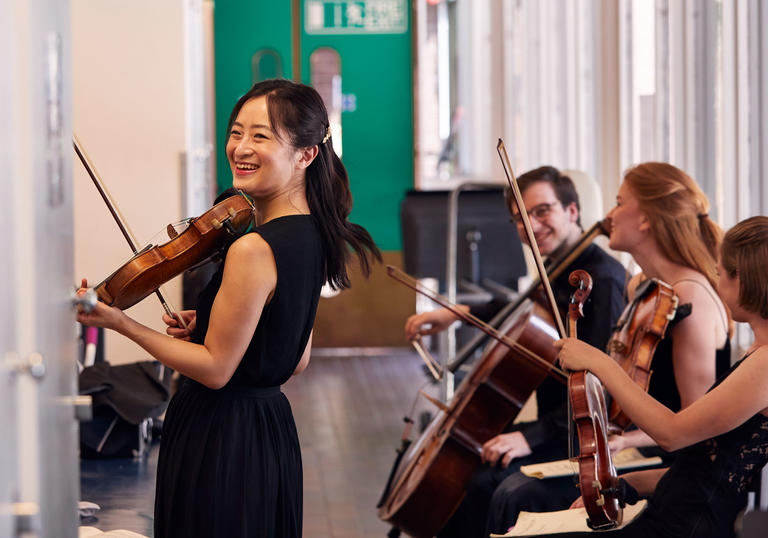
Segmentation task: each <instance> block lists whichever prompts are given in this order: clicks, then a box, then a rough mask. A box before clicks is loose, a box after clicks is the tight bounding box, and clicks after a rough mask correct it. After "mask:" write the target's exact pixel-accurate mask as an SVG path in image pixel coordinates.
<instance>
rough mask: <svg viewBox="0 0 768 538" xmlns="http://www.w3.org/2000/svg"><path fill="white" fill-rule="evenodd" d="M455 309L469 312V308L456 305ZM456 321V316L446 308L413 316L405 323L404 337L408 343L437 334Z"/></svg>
mask: <svg viewBox="0 0 768 538" xmlns="http://www.w3.org/2000/svg"><path fill="white" fill-rule="evenodd" d="M456 308H457V309H459V310H463V311H465V312H467V313H468V312H469V307H468V306H466V305H456ZM456 320H457V318H456V316H455V315H454V314H453V312H451V311H450V310H448V309H447V308H440V309H439V310H430V311H429V312H423V313H421V314H413V315H412V316H411V317H409V318H408V319H407V320H406V321H405V337H406V338H407V339H408V340H409V341H410V340H413V339H414V338H416V337H417V336H425V335H428V334H435V333H439V332H442V331H444V330H445V329H447V328H448V327H450V326H451V323H453V322H455V321H456Z"/></svg>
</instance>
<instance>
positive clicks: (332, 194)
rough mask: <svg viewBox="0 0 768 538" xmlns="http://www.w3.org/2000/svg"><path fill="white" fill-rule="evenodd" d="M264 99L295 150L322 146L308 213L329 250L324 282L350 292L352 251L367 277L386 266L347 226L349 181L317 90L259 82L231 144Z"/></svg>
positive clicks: (311, 178)
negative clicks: (254, 102)
mask: <svg viewBox="0 0 768 538" xmlns="http://www.w3.org/2000/svg"><path fill="white" fill-rule="evenodd" d="M261 96H265V97H266V99H267V110H268V111H269V122H270V127H271V128H272V131H273V132H274V133H275V134H276V135H277V136H281V135H283V136H287V137H288V140H286V142H288V143H289V144H291V145H292V146H293V147H294V148H306V147H311V146H315V145H317V148H318V152H317V157H315V159H314V160H313V161H312V163H311V164H310V165H309V167H308V168H307V172H306V180H305V183H306V186H305V189H306V196H307V202H308V203H309V211H310V213H312V215H314V217H315V219H316V220H317V223H318V225H319V227H320V234H321V236H322V238H323V245H324V247H325V278H326V280H327V281H328V284H329V285H330V286H331V287H332V288H333V289H344V288H348V287H349V286H350V282H349V275H348V274H347V262H348V261H349V256H350V250H349V249H348V248H347V245H349V246H350V247H352V249H353V250H354V251H355V253H356V254H357V257H358V259H359V260H360V267H361V269H362V270H363V273H364V274H365V275H366V276H368V275H369V274H370V272H371V263H372V260H371V258H372V257H374V258H376V259H377V260H379V261H381V253H380V252H379V249H378V247H377V246H376V244H375V243H374V242H373V239H372V238H371V236H370V234H369V233H368V232H367V231H366V230H365V228H363V227H362V226H360V225H358V224H353V223H351V222H349V220H347V218H348V217H349V213H350V211H351V210H352V193H351V192H350V190H349V176H348V175H347V170H346V168H344V165H343V164H342V162H341V159H339V157H338V156H337V155H336V152H335V151H333V139H332V138H331V137H330V136H326V134H328V133H330V130H329V125H330V124H329V122H328V112H327V111H326V109H325V105H324V104H323V100H322V98H321V97H320V95H319V94H318V93H317V91H315V89H314V88H311V87H310V86H306V85H304V84H298V83H296V82H292V81H290V80H285V79H270V80H265V81H262V82H257V83H256V84H254V85H253V87H252V88H251V89H250V90H248V93H246V94H245V95H243V96H242V97H241V98H240V99H239V100H238V101H237V103H235V106H234V108H233V109H232V114H231V115H230V116H229V124H228V125H227V140H228V139H229V135H230V131H231V129H232V123H233V122H234V121H235V118H237V115H238V113H239V112H240V109H241V108H242V107H243V105H244V104H245V102H246V101H248V100H250V99H253V98H255V97H261Z"/></svg>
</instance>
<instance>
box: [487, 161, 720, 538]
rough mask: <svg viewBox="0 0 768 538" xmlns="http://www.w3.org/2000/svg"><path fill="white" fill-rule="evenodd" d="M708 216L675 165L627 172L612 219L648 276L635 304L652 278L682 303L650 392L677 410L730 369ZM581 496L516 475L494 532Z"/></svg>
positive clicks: (501, 497)
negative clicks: (520, 516) (670, 289)
mask: <svg viewBox="0 0 768 538" xmlns="http://www.w3.org/2000/svg"><path fill="white" fill-rule="evenodd" d="M708 210H709V201H708V200H707V197H706V195H705V194H704V193H703V192H702V191H701V189H699V187H698V185H696V183H695V182H694V181H693V179H692V178H691V177H690V176H688V175H687V174H686V173H685V172H683V171H682V170H680V169H678V168H676V167H674V166H672V165H669V164H665V163H655V162H649V163H643V164H640V165H637V166H635V167H633V168H631V169H629V170H628V171H627V173H626V174H625V176H624V181H623V182H622V184H621V186H620V188H619V193H618V196H617V197H616V206H615V207H614V208H613V209H611V211H610V212H609V213H608V216H607V218H606V221H607V223H608V228H609V232H610V242H609V246H610V247H611V248H612V249H614V250H619V251H623V252H628V253H630V254H631V255H632V257H633V258H634V259H635V261H636V262H637V263H638V265H639V266H640V268H641V269H642V273H640V274H639V275H637V276H635V277H634V278H633V279H632V280H631V281H630V283H629V286H628V295H629V300H630V302H632V300H633V299H634V298H635V295H636V292H638V290H640V289H641V288H640V287H639V286H640V284H641V282H642V281H643V280H645V279H651V278H655V279H658V280H661V281H663V282H666V283H668V284H669V285H671V286H672V287H673V289H674V292H675V293H676V294H677V296H678V298H679V303H680V306H679V307H678V309H677V316H676V318H675V319H673V320H672V321H671V322H670V323H669V325H668V327H667V330H666V333H665V335H664V338H663V339H662V340H661V341H660V342H659V343H658V346H657V347H656V349H655V351H654V353H653V359H652V362H651V369H652V371H653V375H651V377H650V385H649V387H648V392H649V394H651V395H652V396H653V397H654V398H656V399H657V400H659V401H660V402H662V403H663V404H664V405H665V406H667V407H669V408H670V409H672V410H674V411H678V410H680V409H682V408H684V407H686V406H688V405H690V404H691V403H692V402H693V401H695V400H696V399H698V398H700V397H701V396H702V395H703V394H704V393H705V392H706V390H707V389H708V388H709V387H710V386H711V385H712V383H713V382H714V381H715V379H716V373H722V372H724V371H725V370H726V369H727V367H728V364H729V362H730V343H729V340H728V325H729V322H728V315H727V313H726V310H725V308H724V307H723V304H722V302H721V301H720V298H719V297H718V296H717V294H716V292H715V290H714V286H715V284H716V268H717V261H716V260H717V256H718V247H719V244H720V236H721V234H722V232H721V231H720V228H719V227H718V226H717V224H715V223H714V222H713V221H712V220H711V219H710V218H709V217H708V216H707V211H708ZM593 293H594V291H593ZM609 346H610V344H609ZM610 443H611V449H612V451H617V450H620V449H622V448H628V447H643V450H644V451H645V452H646V454H647V455H655V454H654V453H652V452H648V451H649V450H656V451H658V449H649V448H645V447H650V446H652V445H655V444H656V443H655V442H654V441H653V440H652V439H651V438H650V437H649V436H648V435H647V434H646V433H644V432H643V431H641V429H636V430H632V431H627V432H625V433H624V435H621V436H613V437H612V438H611V439H610ZM662 456H663V457H664V458H665V460H667V461H670V460H671V458H672V455H668V454H662ZM566 493H567V495H566ZM578 494H579V493H578V490H577V489H576V487H575V486H574V485H573V481H572V480H571V479H570V478H563V479H548V480H535V479H531V478H529V477H526V476H525V475H522V474H521V473H517V474H514V475H512V476H510V477H508V478H507V479H505V480H504V481H503V482H502V483H501V484H500V485H499V486H498V487H497V488H496V490H495V491H494V494H493V497H492V499H491V505H490V508H489V511H488V530H489V532H497V533H503V532H505V531H506V529H508V528H509V527H510V526H512V525H514V524H515V522H516V521H517V516H518V514H519V512H520V511H522V510H525V511H529V512H537V511H543V510H556V509H565V508H567V507H568V505H569V504H570V501H571V500H572V499H573V498H574V497H575V496H578Z"/></svg>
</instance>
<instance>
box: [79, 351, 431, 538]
mask: <svg viewBox="0 0 768 538" xmlns="http://www.w3.org/2000/svg"><path fill="white" fill-rule="evenodd" d="M421 364H422V363H421V361H420V359H419V358H418V356H416V355H415V354H410V353H405V352H403V353H400V354H393V355H383V356H374V357H326V356H324V357H317V358H313V360H312V362H311V364H310V367H309V368H308V369H307V370H306V371H305V372H304V373H303V374H301V375H299V376H297V377H295V378H293V379H291V381H289V382H288V383H287V384H286V385H285V386H284V388H283V390H284V392H285V394H286V395H287V396H288V399H289V400H290V401H291V405H292V407H293V412H294V415H295V418H296V424H297V426H298V429H299V438H300V440H301V447H302V455H303V460H304V535H305V536H307V537H312V538H348V537H350V538H351V537H359V536H381V537H384V536H386V533H387V531H388V530H389V526H388V525H387V524H386V523H383V522H381V521H380V520H379V519H378V517H377V515H376V508H375V506H376V502H377V501H378V499H379V496H380V495H381V491H382V488H383V487H384V484H385V482H386V479H387V476H388V474H389V471H390V468H391V466H392V462H393V461H394V457H395V449H396V448H397V446H398V445H399V443H400V436H401V433H402V426H403V421H402V418H403V416H404V415H406V414H408V413H410V412H411V407H412V406H413V404H414V398H415V396H416V393H417V390H418V389H419V388H421V387H422V386H423V385H424V384H425V382H426V377H425V375H424V373H423V369H422V366H421ZM425 392H428V393H429V394H431V395H436V394H437V387H436V386H433V385H428V386H427V388H426V389H425ZM430 405H431V404H429V403H427V402H426V401H425V400H424V399H420V400H419V402H418V404H417V406H416V412H415V414H416V415H418V413H419V412H420V411H422V410H426V409H429V407H430ZM414 418H415V417H414ZM156 462H157V446H153V447H152V450H151V452H150V455H149V458H148V459H147V460H146V461H143V462H134V461H131V460H100V461H94V460H90V461H89V460H84V461H83V462H82V465H81V469H82V480H81V484H82V495H81V497H82V499H83V500H87V501H92V502H95V503H97V504H99V505H101V507H102V509H101V510H100V512H99V513H98V521H95V522H91V523H88V524H89V525H93V526H96V527H99V528H100V529H102V530H105V531H106V530H112V529H127V530H131V531H134V532H138V533H141V534H145V535H147V536H152V504H153V498H154V493H153V492H154V475H155V466H156Z"/></svg>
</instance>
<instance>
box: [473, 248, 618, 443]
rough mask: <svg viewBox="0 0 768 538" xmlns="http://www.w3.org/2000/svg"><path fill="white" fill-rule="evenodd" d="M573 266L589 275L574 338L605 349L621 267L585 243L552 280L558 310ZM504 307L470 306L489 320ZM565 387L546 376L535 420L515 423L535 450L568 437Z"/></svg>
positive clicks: (614, 317)
mask: <svg viewBox="0 0 768 538" xmlns="http://www.w3.org/2000/svg"><path fill="white" fill-rule="evenodd" d="M576 269H583V270H585V271H587V272H588V273H589V274H590V276H591V277H592V292H591V293H590V295H589V298H588V299H587V302H586V303H585V304H584V317H583V318H582V319H580V320H579V321H578V322H577V330H578V337H579V339H580V340H584V341H585V342H587V343H588V344H590V345H592V346H594V347H596V348H598V349H601V350H605V348H606V344H607V343H608V339H609V338H610V336H611V334H612V332H613V327H614V325H615V324H616V321H617V320H618V319H619V316H620V315H621V312H622V310H623V308H624V282H625V279H626V271H625V270H624V267H623V266H622V265H621V264H620V263H619V262H618V261H617V260H616V259H614V258H613V257H611V256H610V255H609V254H607V253H606V252H605V251H604V250H603V249H601V248H600V247H598V246H597V245H595V244H594V243H593V244H591V245H589V246H588V247H587V248H586V249H585V250H584V251H583V252H582V253H581V254H580V255H579V256H578V257H577V258H576V259H575V260H574V261H573V263H571V265H570V266H569V267H568V268H567V269H566V270H565V271H563V272H562V273H561V274H560V276H558V277H557V278H556V279H555V280H554V281H553V282H552V292H553V293H554V296H555V302H556V303H557V304H558V306H559V308H560V312H561V313H563V312H566V313H567V312H568V303H569V302H570V298H571V295H572V293H573V291H574V288H573V286H571V285H570V284H569V283H568V276H569V275H570V274H571V272H573V271H575V270H576ZM504 306H505V303H503V302H501V301H492V302H490V303H488V304H485V305H478V306H473V307H471V309H470V311H471V313H472V314H473V315H475V316H477V317H479V318H480V319H483V320H489V319H491V318H492V317H493V316H494V315H495V314H496V313H497V312H498V311H499V310H501V309H502V308H503V307H504ZM567 395H568V394H567V389H566V387H565V385H564V384H562V383H561V382H560V381H558V380H556V379H553V378H552V377H547V378H546V379H545V380H544V381H543V382H542V383H541V385H539V387H538V389H536V403H537V406H538V416H539V418H538V420H536V421H535V422H525V423H520V424H516V425H515V429H516V430H518V431H520V432H522V434H523V435H524V436H525V439H526V441H527V442H528V445H529V446H530V447H531V449H532V450H536V448H539V447H541V446H544V445H551V444H562V445H563V446H566V445H565V443H566V442H567V439H568V411H567V409H568V404H567Z"/></svg>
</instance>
